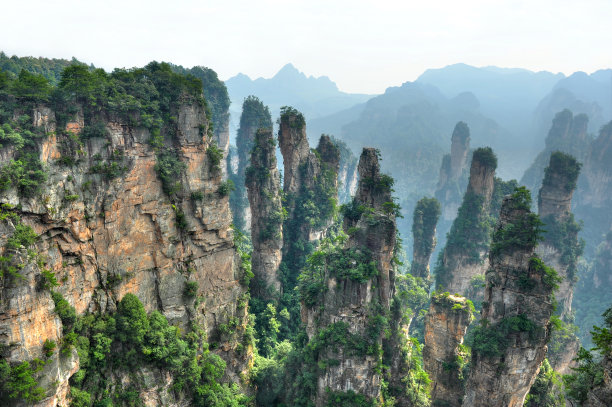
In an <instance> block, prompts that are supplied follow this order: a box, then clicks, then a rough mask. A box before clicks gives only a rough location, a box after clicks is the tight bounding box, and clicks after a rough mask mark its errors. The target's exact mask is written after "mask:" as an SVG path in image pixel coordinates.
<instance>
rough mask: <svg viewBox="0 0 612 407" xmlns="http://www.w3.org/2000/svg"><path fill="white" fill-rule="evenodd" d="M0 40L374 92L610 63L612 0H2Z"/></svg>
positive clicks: (109, 62)
mask: <svg viewBox="0 0 612 407" xmlns="http://www.w3.org/2000/svg"><path fill="white" fill-rule="evenodd" d="M0 10H1V13H0V15H1V19H0V21H1V22H0V50H3V51H4V52H5V53H7V54H9V55H12V54H17V55H19V56H26V55H34V56H46V57H63V58H70V57H72V56H75V57H76V58H78V59H80V60H82V61H85V62H88V63H93V64H94V65H96V66H101V67H103V68H105V69H107V70H112V69H113V68H114V67H132V66H141V65H144V64H146V63H147V62H149V61H151V60H158V61H159V60H164V61H170V62H173V63H176V64H181V65H184V66H193V65H204V66H208V67H210V68H213V69H214V70H215V71H217V73H218V74H219V76H220V78H221V79H228V78H229V77H231V76H233V75H235V74H237V73H238V72H243V73H245V74H247V75H249V76H250V77H251V78H256V77H260V76H263V77H270V76H272V75H274V73H276V71H278V70H279V69H280V68H281V67H282V66H283V65H284V64H286V63H287V62H291V63H293V64H294V65H295V66H296V67H297V68H298V69H300V70H302V71H303V72H305V73H306V74H308V75H314V76H320V75H327V76H329V77H330V78H331V79H332V80H334V81H335V82H336V83H337V84H338V86H339V87H340V89H341V90H344V91H347V92H363V93H380V92H382V91H384V89H385V88H386V87H388V86H393V85H399V84H401V83H402V82H405V81H408V80H414V79H416V77H417V76H418V75H419V74H421V73H422V72H423V71H424V70H425V69H427V68H437V67H442V66H445V65H449V64H453V63H457V62H465V63H468V64H471V65H475V66H486V65H497V66H502V67H524V68H528V69H532V70H549V71H553V72H564V73H566V74H568V73H571V72H574V71H578V70H581V71H586V72H589V73H590V72H592V71H595V70H597V69H600V68H609V67H612V28H611V26H610V22H611V21H612V0H581V1H576V0H572V1H567V0H513V1H511V0H461V1H458V0H444V1H442V0H424V1H414V0H403V1H384V0H378V1H362V0H351V1H345V0H307V1H292V0H259V1H258V0H240V1H232V0H225V1H210V0H200V1H193V0H174V1H169V0H164V1H157V0H147V1H131V0H121V1H117V0H106V1H86V0H72V1H70V0H57V1H50V0H45V1H40V0H28V1H17V0H2V4H1V5H0Z"/></svg>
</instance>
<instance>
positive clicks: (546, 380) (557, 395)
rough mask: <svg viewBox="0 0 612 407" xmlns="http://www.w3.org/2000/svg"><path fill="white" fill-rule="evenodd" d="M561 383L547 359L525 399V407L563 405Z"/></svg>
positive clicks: (554, 406) (563, 398) (555, 406)
mask: <svg viewBox="0 0 612 407" xmlns="http://www.w3.org/2000/svg"><path fill="white" fill-rule="evenodd" d="M561 389H562V381H561V378H560V376H559V374H558V373H557V372H555V371H554V370H553V369H552V367H551V366H550V363H548V360H547V359H544V362H542V366H541V367H540V372H539V373H538V376H537V377H536V379H535V382H534V383H533V385H532V386H531V389H530V390H529V394H527V397H526V398H525V404H524V405H525V406H526V407H557V406H564V405H565V397H564V395H563V392H562V391H561Z"/></svg>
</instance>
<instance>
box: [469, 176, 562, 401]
mask: <svg viewBox="0 0 612 407" xmlns="http://www.w3.org/2000/svg"><path fill="white" fill-rule="evenodd" d="M530 206H531V198H530V196H529V191H527V190H526V189H524V188H521V189H518V190H517V191H516V192H515V193H514V194H513V195H511V196H507V197H505V198H504V201H503V204H502V208H501V212H500V218H499V223H498V225H497V227H496V229H495V233H494V235H493V241H492V243H491V252H490V254H489V262H490V269H489V270H488V271H487V274H486V288H485V298H484V302H483V307H482V312H481V323H480V326H479V327H477V328H476V330H475V332H474V341H473V344H472V364H471V368H470V375H469V378H468V380H467V385H466V395H465V399H464V402H463V405H464V406H466V407H467V406H470V407H472V406H474V407H478V406H483V407H484V406H487V407H495V406H499V407H502V406H504V407H518V406H522V405H523V402H524V399H525V396H526V394H527V392H528V391H529V389H530V387H531V385H532V384H533V382H534V380H535V378H536V375H537V373H538V369H539V367H540V364H541V363H542V361H543V360H544V357H545V356H546V343H547V342H548V339H549V336H550V317H551V315H552V312H553V307H554V305H553V296H552V293H553V291H554V289H555V286H556V284H557V282H558V278H557V277H556V274H555V272H554V270H552V269H550V268H548V267H546V266H545V265H544V263H543V262H542V261H541V260H540V259H539V258H538V257H537V256H536V254H535V247H536V245H537V242H538V234H539V233H540V232H539V219H538V217H537V215H535V214H533V213H531V212H530V209H529V208H530Z"/></svg>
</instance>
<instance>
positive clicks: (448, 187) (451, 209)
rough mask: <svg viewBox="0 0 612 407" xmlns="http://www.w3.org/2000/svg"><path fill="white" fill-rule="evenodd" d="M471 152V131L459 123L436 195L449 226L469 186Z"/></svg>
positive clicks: (442, 170) (441, 168)
mask: <svg viewBox="0 0 612 407" xmlns="http://www.w3.org/2000/svg"><path fill="white" fill-rule="evenodd" d="M469 151H470V129H469V127H468V126H467V124H465V123H464V122H458V123H457V124H456V125H455V129H454V130H453V135H452V136H451V152H450V154H446V155H445V156H444V158H443V159H442V166H441V167H440V177H439V179H438V186H437V187H436V193H435V196H436V198H437V199H438V201H440V204H441V206H442V220H443V221H446V222H449V224H450V222H452V221H453V220H454V219H455V217H456V216H457V210H458V209H459V205H461V198H462V197H463V191H464V190H465V187H466V185H467V177H468V153H469Z"/></svg>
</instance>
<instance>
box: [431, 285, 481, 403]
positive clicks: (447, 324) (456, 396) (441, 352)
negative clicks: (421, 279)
mask: <svg viewBox="0 0 612 407" xmlns="http://www.w3.org/2000/svg"><path fill="white" fill-rule="evenodd" d="M473 310H474V308H473V305H472V304H471V302H470V301H469V300H468V299H466V298H465V297H456V296H453V295H449V294H448V293H443V294H437V295H434V296H432V298H431V305H430V307H429V312H428V313H427V316H426V317H425V347H424V348H423V365H424V367H425V370H426V371H427V373H429V378H430V379H431V381H432V383H431V386H432V388H431V400H432V403H433V405H445V406H449V407H460V406H461V403H462V399H463V393H464V383H463V382H464V377H463V371H462V369H463V368H464V367H465V365H466V364H467V358H468V354H467V352H466V350H465V349H464V348H463V337H464V336H465V333H466V331H467V328H468V326H469V325H470V323H471V322H472V319H473V316H472V312H473Z"/></svg>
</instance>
